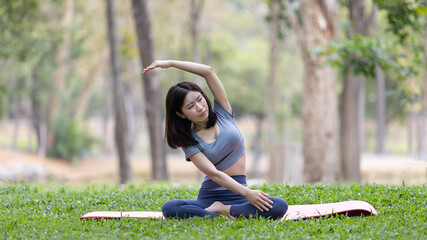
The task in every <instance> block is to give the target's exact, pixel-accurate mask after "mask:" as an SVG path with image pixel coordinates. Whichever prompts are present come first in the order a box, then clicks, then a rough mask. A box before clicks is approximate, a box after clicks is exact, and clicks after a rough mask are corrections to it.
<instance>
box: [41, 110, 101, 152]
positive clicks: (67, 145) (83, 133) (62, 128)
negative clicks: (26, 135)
mask: <svg viewBox="0 0 427 240" xmlns="http://www.w3.org/2000/svg"><path fill="white" fill-rule="evenodd" d="M82 124H83V123H81V122H78V121H73V120H70V119H67V118H65V117H60V118H58V120H57V121H56V123H55V124H54V127H55V131H54V132H55V142H54V144H53V146H52V148H51V149H49V151H48V156H51V157H56V158H62V159H65V160H67V161H74V160H76V159H77V158H79V157H82V156H83V154H84V153H85V152H88V151H90V150H91V149H92V147H93V146H94V145H95V144H96V143H97V140H96V139H95V138H93V137H92V136H91V135H90V133H89V132H88V131H87V129H85V128H84V127H83V125H82Z"/></svg>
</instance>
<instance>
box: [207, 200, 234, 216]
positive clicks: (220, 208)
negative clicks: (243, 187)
mask: <svg viewBox="0 0 427 240" xmlns="http://www.w3.org/2000/svg"><path fill="white" fill-rule="evenodd" d="M230 207H231V205H224V204H222V203H221V202H218V201H217V202H214V203H212V205H210V206H209V207H207V208H205V210H206V211H209V212H214V213H218V214H229V213H230Z"/></svg>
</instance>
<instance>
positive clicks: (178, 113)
mask: <svg viewBox="0 0 427 240" xmlns="http://www.w3.org/2000/svg"><path fill="white" fill-rule="evenodd" d="M176 115H178V116H179V117H180V118H183V119H185V116H184V114H182V113H180V112H178V111H176Z"/></svg>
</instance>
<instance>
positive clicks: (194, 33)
mask: <svg viewBox="0 0 427 240" xmlns="http://www.w3.org/2000/svg"><path fill="white" fill-rule="evenodd" d="M204 3H205V0H190V34H191V43H192V47H193V61H194V62H198V63H200V62H201V57H200V51H199V25H200V14H201V13H202V10H203V5H204ZM194 80H195V81H196V83H197V85H199V86H200V87H202V88H204V87H205V82H204V79H202V77H200V76H199V75H197V74H195V75H194Z"/></svg>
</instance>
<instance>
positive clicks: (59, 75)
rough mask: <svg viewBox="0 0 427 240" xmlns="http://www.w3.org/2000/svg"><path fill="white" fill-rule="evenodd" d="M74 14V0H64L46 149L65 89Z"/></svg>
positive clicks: (49, 144) (53, 139)
mask: <svg viewBox="0 0 427 240" xmlns="http://www.w3.org/2000/svg"><path fill="white" fill-rule="evenodd" d="M73 16H74V0H65V1H64V3H63V13H62V18H61V27H62V30H63V34H62V42H61V43H60V45H59V46H58V51H57V53H56V59H55V60H56V69H55V71H54V73H53V80H54V91H52V92H51V96H50V100H49V104H50V107H49V118H48V129H47V131H48V132H47V149H50V148H51V147H52V146H53V143H54V141H55V132H54V130H53V126H54V124H55V122H56V118H57V116H58V112H59V109H60V108H61V94H63V92H64V91H65V77H66V75H67V72H68V69H69V68H68V64H67V62H66V61H67V60H68V58H69V55H70V48H71V30H70V29H69V27H70V25H71V22H72V20H73Z"/></svg>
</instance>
